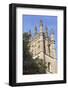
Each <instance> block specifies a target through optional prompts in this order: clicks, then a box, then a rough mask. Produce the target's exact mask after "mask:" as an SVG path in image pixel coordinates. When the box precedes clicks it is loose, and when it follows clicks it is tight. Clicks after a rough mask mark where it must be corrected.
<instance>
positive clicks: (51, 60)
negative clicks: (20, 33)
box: [29, 20, 57, 73]
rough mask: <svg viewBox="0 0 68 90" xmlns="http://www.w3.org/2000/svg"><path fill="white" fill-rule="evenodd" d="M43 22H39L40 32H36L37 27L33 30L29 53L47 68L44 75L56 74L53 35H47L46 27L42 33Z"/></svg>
mask: <svg viewBox="0 0 68 90" xmlns="http://www.w3.org/2000/svg"><path fill="white" fill-rule="evenodd" d="M43 31H44V30H43V21H42V20H40V32H37V26H36V25H35V28H34V32H35V33H34V34H35V35H34V37H32V39H31V40H30V43H29V44H30V53H32V55H33V59H34V58H37V57H38V58H39V59H42V61H43V63H44V64H45V65H46V66H47V69H45V71H46V73H56V72H57V60H56V59H57V57H56V49H55V38H54V33H51V36H49V35H48V27H47V26H46V28H45V32H43Z"/></svg>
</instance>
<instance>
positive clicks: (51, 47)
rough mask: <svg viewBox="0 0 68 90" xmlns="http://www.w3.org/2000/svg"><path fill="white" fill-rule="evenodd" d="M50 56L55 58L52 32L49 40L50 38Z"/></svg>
mask: <svg viewBox="0 0 68 90" xmlns="http://www.w3.org/2000/svg"><path fill="white" fill-rule="evenodd" d="M50 56H51V57H53V58H56V49H55V39H54V33H53V32H52V33H51V38H50Z"/></svg>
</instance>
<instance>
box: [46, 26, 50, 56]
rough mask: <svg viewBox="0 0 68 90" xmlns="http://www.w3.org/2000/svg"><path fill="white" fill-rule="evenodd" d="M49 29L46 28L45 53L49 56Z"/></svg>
mask: <svg viewBox="0 0 68 90" xmlns="http://www.w3.org/2000/svg"><path fill="white" fill-rule="evenodd" d="M48 39H49V37H48V27H46V32H45V53H46V54H47V55H49V42H48Z"/></svg>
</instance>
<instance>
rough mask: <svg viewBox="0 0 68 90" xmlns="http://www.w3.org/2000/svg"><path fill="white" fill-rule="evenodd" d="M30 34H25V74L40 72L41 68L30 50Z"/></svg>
mask: <svg viewBox="0 0 68 90" xmlns="http://www.w3.org/2000/svg"><path fill="white" fill-rule="evenodd" d="M29 38H30V36H29V34H28V33H24V34H23V74H35V73H38V71H39V68H38V65H37V64H36V62H35V60H34V59H33V58H32V55H31V54H30V52H29V46H28V44H29Z"/></svg>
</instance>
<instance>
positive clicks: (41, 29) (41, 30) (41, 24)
mask: <svg viewBox="0 0 68 90" xmlns="http://www.w3.org/2000/svg"><path fill="white" fill-rule="evenodd" d="M40 32H43V22H42V20H40Z"/></svg>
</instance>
